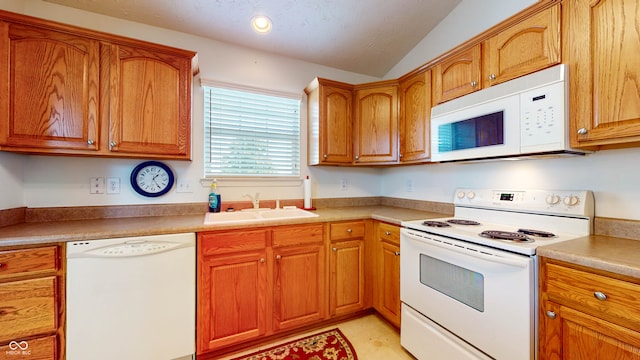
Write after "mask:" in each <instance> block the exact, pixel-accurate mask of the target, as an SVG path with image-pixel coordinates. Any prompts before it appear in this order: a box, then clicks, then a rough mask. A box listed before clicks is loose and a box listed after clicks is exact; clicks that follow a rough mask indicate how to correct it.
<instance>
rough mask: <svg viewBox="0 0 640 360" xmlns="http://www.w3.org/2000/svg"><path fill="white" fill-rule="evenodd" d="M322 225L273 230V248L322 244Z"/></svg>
mask: <svg viewBox="0 0 640 360" xmlns="http://www.w3.org/2000/svg"><path fill="white" fill-rule="evenodd" d="M323 228H324V225H322V224H316V225H304V226H286V227H279V228H275V229H273V246H274V247H277V246H290V245H301V244H310V243H320V244H321V243H322V242H323V237H322V235H323V233H324V231H323Z"/></svg>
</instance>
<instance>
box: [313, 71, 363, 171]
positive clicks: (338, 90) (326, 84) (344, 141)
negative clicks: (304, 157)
mask: <svg viewBox="0 0 640 360" xmlns="http://www.w3.org/2000/svg"><path fill="white" fill-rule="evenodd" d="M305 92H306V94H307V101H308V104H307V111H308V123H309V127H308V135H309V136H308V157H309V159H308V163H309V165H320V164H327V165H328V164H351V163H352V162H353V142H352V133H353V132H352V128H353V111H352V108H353V85H350V84H346V83H340V82H337V81H331V80H326V79H320V78H317V79H315V80H314V81H313V82H312V83H311V84H309V86H307V88H306V89H305Z"/></svg>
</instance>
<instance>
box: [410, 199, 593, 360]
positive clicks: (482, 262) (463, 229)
mask: <svg viewBox="0 0 640 360" xmlns="http://www.w3.org/2000/svg"><path fill="white" fill-rule="evenodd" d="M454 205H455V212H454V216H453V217H451V218H443V219H429V220H414V221H404V222H402V226H403V228H402V229H401V231H400V251H401V253H402V259H401V262H400V299H401V301H402V323H401V332H400V340H401V343H402V346H404V347H405V348H406V349H407V350H408V351H409V352H411V353H412V354H413V355H414V356H416V357H417V358H418V359H420V360H427V359H428V360H449V359H456V360H457V359H498V360H514V359H517V360H527V359H528V360H534V359H537V347H536V344H537V323H538V321H537V307H538V305H537V275H538V260H537V257H536V248H537V247H538V246H541V245H547V244H552V243H557V242H561V241H566V240H570V239H575V238H578V237H582V236H587V235H589V234H590V233H591V229H592V219H593V214H594V202H593V194H592V193H591V192H590V191H546V190H491V189H459V190H457V191H456V194H455V198H454Z"/></svg>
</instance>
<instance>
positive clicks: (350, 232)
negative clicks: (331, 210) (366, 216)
mask: <svg viewBox="0 0 640 360" xmlns="http://www.w3.org/2000/svg"><path fill="white" fill-rule="evenodd" d="M329 229H330V230H329V234H330V239H331V241H334V240H348V239H358V238H362V237H364V221H351V222H341V223H333V224H330V225H329Z"/></svg>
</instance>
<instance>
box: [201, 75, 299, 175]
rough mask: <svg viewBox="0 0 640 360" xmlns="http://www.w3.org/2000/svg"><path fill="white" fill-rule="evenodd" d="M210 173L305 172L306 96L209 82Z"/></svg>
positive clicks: (207, 171) (206, 120) (206, 113)
mask: <svg viewBox="0 0 640 360" xmlns="http://www.w3.org/2000/svg"><path fill="white" fill-rule="evenodd" d="M204 107H205V109H204V127H205V129H204V136H205V142H204V148H205V154H204V155H205V176H207V177H224V176H229V177H299V176H300V99H299V98H292V97H286V96H279V95H271V94H266V93H259V92H253V91H246V90H237V89H229V88H223V87H218V86H204Z"/></svg>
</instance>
